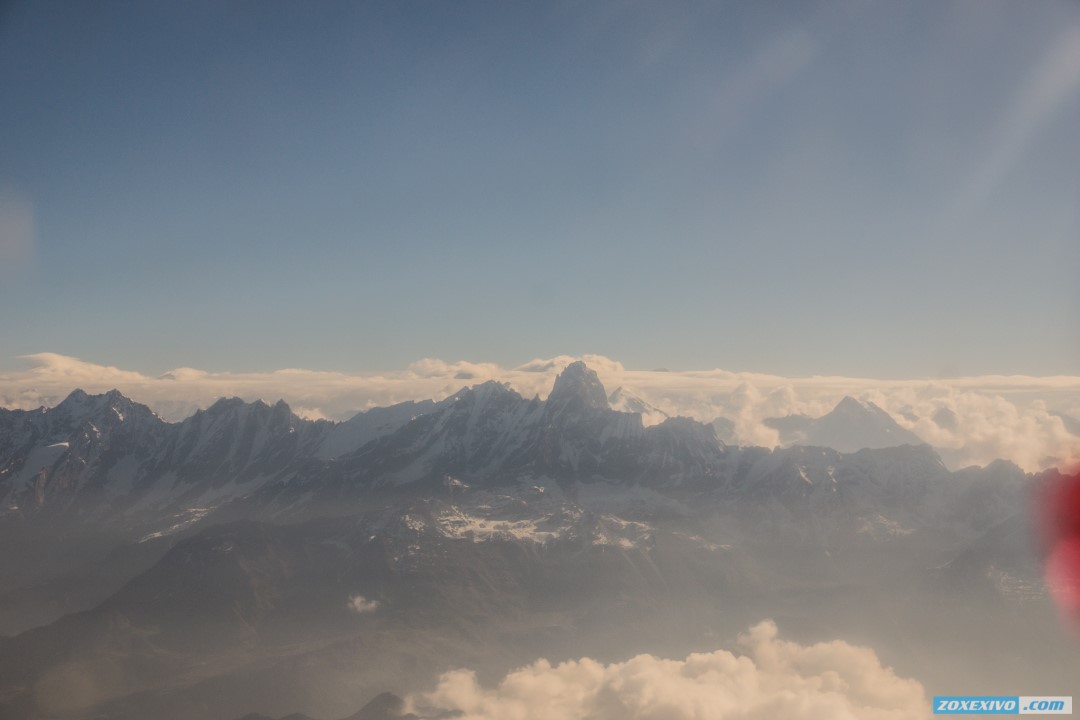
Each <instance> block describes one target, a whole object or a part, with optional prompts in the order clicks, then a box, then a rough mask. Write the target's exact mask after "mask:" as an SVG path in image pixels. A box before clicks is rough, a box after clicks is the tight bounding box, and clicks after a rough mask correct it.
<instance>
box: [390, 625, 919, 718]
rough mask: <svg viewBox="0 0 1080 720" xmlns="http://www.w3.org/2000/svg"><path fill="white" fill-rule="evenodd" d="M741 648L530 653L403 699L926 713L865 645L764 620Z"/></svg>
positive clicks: (637, 710)
mask: <svg viewBox="0 0 1080 720" xmlns="http://www.w3.org/2000/svg"><path fill="white" fill-rule="evenodd" d="M739 646H740V647H741V648H742V651H743V653H744V654H735V653H732V652H728V651H726V650H717V651H716V652H711V653H695V654H693V655H690V656H689V657H687V658H685V659H683V660H668V659H664V658H659V657H655V656H653V655H638V656H637V657H634V658H632V659H630V660H627V661H626V662H621V663H612V664H610V665H605V664H603V663H599V662H597V661H595V660H590V659H588V658H584V659H581V660H573V661H569V662H564V663H560V664H558V665H554V666H553V665H552V664H551V663H549V662H548V661H546V660H538V661H536V662H535V663H533V664H532V665H529V666H528V667H524V668H521V669H519V670H515V671H514V672H511V673H510V674H508V675H507V676H506V677H505V678H503V680H502V681H501V682H500V683H499V684H498V686H496V687H494V688H490V689H489V688H485V687H483V686H481V685H480V684H479V682H478V681H477V678H476V674H475V673H473V672H471V671H468V670H456V671H452V672H448V673H445V674H443V675H442V676H441V677H440V679H439V681H438V685H437V687H436V688H435V690H434V691H432V692H430V693H424V694H418V695H414V696H412V697H410V698H409V699H408V701H407V704H408V707H409V709H410V710H411V711H412V712H415V713H418V714H420V715H421V716H428V717H430V716H432V715H437V716H440V717H442V716H443V715H442V713H450V714H452V716H453V717H457V718H460V720H577V718H591V719H592V720H735V719H736V718H737V719H738V720H773V719H774V718H786V719H788V720H820V719H821V718H830V719H831V720H855V719H856V718H858V720H916V719H921V718H929V717H930V706H929V704H928V703H927V701H926V697H925V693H924V691H923V688H922V685H921V684H920V683H919V682H917V681H915V680H911V679H907V678H903V677H900V676H898V675H897V674H896V673H895V672H893V670H892V669H890V668H887V667H883V666H882V665H881V662H880V661H879V660H878V657H877V655H876V654H875V653H874V651H873V650H871V649H868V648H863V647H856V646H854V645H849V644H847V643H845V642H840V641H834V642H827V643H818V644H815V645H800V644H798V643H794V642H789V641H785V640H781V639H780V638H779V636H778V632H777V628H776V625H775V624H774V623H773V622H772V621H765V622H762V623H760V624H758V625H756V626H754V627H753V628H751V629H750V630H749V632H747V633H746V634H744V635H741V636H740V637H739Z"/></svg>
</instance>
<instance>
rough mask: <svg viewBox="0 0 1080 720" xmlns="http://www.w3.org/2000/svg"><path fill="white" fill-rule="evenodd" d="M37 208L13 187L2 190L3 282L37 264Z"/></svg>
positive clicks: (0, 261) (0, 253)
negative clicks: (35, 220) (35, 222)
mask: <svg viewBox="0 0 1080 720" xmlns="http://www.w3.org/2000/svg"><path fill="white" fill-rule="evenodd" d="M34 250H35V234H34V208H33V206H32V205H31V204H30V201H29V200H27V199H26V198H24V197H23V196H22V195H20V194H19V193H17V192H16V191H15V190H14V188H12V187H10V186H7V185H5V186H3V187H0V279H8V278H14V277H16V276H18V274H19V273H21V272H23V271H24V270H26V269H27V268H28V267H30V266H31V265H32V264H33V262H34V255H35V253H34Z"/></svg>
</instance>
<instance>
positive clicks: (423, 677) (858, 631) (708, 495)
mask: <svg viewBox="0 0 1080 720" xmlns="http://www.w3.org/2000/svg"><path fill="white" fill-rule="evenodd" d="M612 399H614V400H615V401H616V402H618V403H619V404H620V406H622V407H627V406H628V404H630V403H634V402H635V399H634V398H633V397H632V396H631V395H630V394H629V393H628V392H625V391H623V392H614V391H613V392H612V393H611V394H609V393H607V392H606V390H605V388H604V387H603V385H602V383H601V382H600V380H599V378H598V377H597V375H596V373H595V372H593V371H592V370H591V369H589V368H588V367H587V366H586V365H585V364H584V363H581V362H574V363H571V364H569V365H568V366H566V367H565V368H564V369H563V370H562V372H561V373H560V374H559V375H558V377H557V379H556V381H555V382H554V384H553V387H552V388H551V391H550V393H548V395H547V398H546V400H541V399H539V398H538V397H533V398H527V397H524V396H522V395H520V394H519V393H517V392H516V391H514V390H513V389H511V388H509V387H507V386H506V385H503V384H500V383H498V382H494V381H488V382H484V383H481V384H478V385H475V386H473V387H471V388H466V389H462V390H460V391H458V392H456V393H454V394H453V395H450V396H449V397H447V398H445V399H443V400H440V401H438V402H434V401H427V402H410V403H405V404H399V405H397V406H393V407H390V408H381V409H373V410H370V411H367V412H365V413H362V414H360V415H358V416H356V417H354V418H353V419H351V420H349V421H347V422H343V423H332V422H328V421H325V420H308V419H304V418H301V417H299V416H298V415H296V414H295V413H294V412H292V411H291V410H290V408H289V407H288V406H287V405H286V404H285V403H284V402H278V403H275V404H273V405H270V404H267V403H263V402H252V403H245V402H243V401H240V400H238V399H235V398H234V399H231V400H220V401H218V402H216V403H214V404H213V405H212V406H210V407H209V408H207V409H206V410H201V411H198V412H196V413H195V414H193V415H192V416H190V417H188V418H187V419H185V420H183V421H182V422H179V423H167V422H165V421H164V420H162V419H161V418H159V417H158V416H156V415H155V414H154V413H153V412H152V411H151V410H150V409H149V408H147V407H146V406H143V405H140V404H139V403H135V402H133V401H131V400H129V399H128V398H126V397H124V396H123V395H122V394H120V393H118V392H109V393H106V394H103V395H87V394H86V393H83V392H80V391H76V392H72V393H71V394H70V395H69V396H68V397H67V398H66V399H65V400H64V401H63V402H61V403H60V404H59V405H57V406H56V407H54V408H51V409H41V410H32V411H24V410H3V411H0V497H2V498H3V505H2V514H0V540H2V541H3V542H4V546H5V547H18V548H20V552H18V553H8V554H6V555H5V556H4V557H3V560H2V562H0V580H2V584H0V587H3V588H4V591H3V592H2V593H0V623H2V625H0V633H5V634H8V635H12V637H7V638H0V717H10V718H39V717H40V718H46V717H50V718H51V717H57V718H76V717H99V716H103V717H115V718H145V717H151V716H152V717H157V718H166V719H168V718H177V720H179V719H180V718H190V717H195V716H198V717H207V718H221V719H222V720H234V718H237V717H240V716H242V715H244V714H246V713H248V712H252V711H257V712H260V713H264V714H268V715H269V716H271V717H279V716H282V715H285V714H287V713H288V712H293V711H296V710H300V711H302V712H304V713H305V714H308V715H310V716H312V717H321V718H335V717H348V716H349V715H351V714H352V713H355V712H356V711H357V709H358V708H361V707H362V706H364V705H365V704H366V703H368V702H369V701H370V700H371V699H372V698H374V697H376V696H377V695H379V694H380V693H383V692H387V691H391V692H394V693H397V694H398V695H401V696H402V697H405V698H406V699H407V701H408V702H409V703H411V704H410V705H409V707H410V708H414V709H416V708H419V707H420V705H422V703H421V700H422V699H423V697H428V699H429V700H431V699H432V698H436V699H438V702H435V701H434V700H431V702H435V704H434V705H430V703H429V705H430V707H429V710H431V709H432V708H434V709H433V710H432V712H434V713H435V715H432V716H437V715H439V714H440V713H443V712H452V711H453V710H454V709H455V707H451V705H447V704H446V703H448V702H449V700H447V697H446V696H441V695H438V693H436V694H435V695H431V696H424V695H423V693H424V692H427V691H430V690H431V689H432V688H433V687H435V683H436V681H437V680H438V678H439V677H440V676H441V675H442V674H443V673H446V672H448V671H451V670H452V669H454V668H462V667H465V668H471V669H475V670H477V671H478V672H479V673H480V675H479V677H480V682H481V683H484V682H486V680H485V679H495V678H499V677H502V676H503V675H504V674H505V673H507V672H508V671H509V670H510V669H512V668H514V667H518V666H521V665H525V664H528V663H533V662H534V661H536V660H537V658H541V657H543V658H548V659H550V660H552V661H557V660H560V659H566V660H570V659H579V658H582V657H586V656H587V657H590V658H595V659H597V660H598V661H600V662H604V663H611V665H610V668H611V672H612V673H615V674H616V675H617V674H618V673H619V672H622V670H620V669H619V668H621V666H620V665H619V664H618V663H620V662H622V661H624V660H626V659H627V658H628V657H630V656H632V655H634V654H638V653H640V652H642V651H643V650H645V651H647V652H649V653H651V654H653V655H654V656H659V657H670V658H684V657H686V656H687V654H688V653H690V652H692V651H705V652H717V651H718V648H724V649H725V650H726V649H728V648H734V647H735V646H736V639H735V638H736V636H738V635H739V634H740V633H744V632H746V631H747V629H748V628H751V627H752V626H756V624H758V623H760V622H761V621H762V620H765V619H773V620H775V621H776V622H777V623H778V625H779V627H780V630H779V632H780V633H782V634H784V636H786V637H791V638H793V639H794V640H795V641H796V642H801V643H813V642H816V641H819V640H835V639H837V638H840V639H845V640H849V641H852V642H855V643H856V644H866V645H869V646H870V647H871V648H873V650H875V651H876V652H877V653H878V655H879V656H880V657H881V659H882V662H884V663H886V664H888V665H892V666H894V667H895V668H896V669H897V672H899V673H900V675H901V676H903V677H909V678H915V679H916V680H917V681H919V682H921V683H922V684H923V686H925V688H924V689H925V692H926V693H927V694H932V692H933V691H935V690H938V689H941V688H945V687H946V686H948V687H954V688H955V687H957V686H958V685H956V684H957V683H964V682H967V683H970V682H975V681H978V682H980V683H993V682H1005V681H1006V680H1008V681H1010V682H1020V681H1023V682H1024V683H1025V684H1024V687H1025V691H1027V690H1030V691H1031V692H1047V693H1053V692H1058V693H1060V692H1063V691H1062V689H1061V685H1062V683H1063V682H1065V680H1064V678H1066V677H1071V674H1070V673H1069V672H1068V671H1067V669H1068V668H1070V667H1072V665H1070V664H1069V663H1070V662H1072V658H1074V656H1073V655H1070V653H1075V650H1076V648H1075V647H1074V646H1070V645H1069V644H1068V643H1067V641H1066V640H1064V639H1063V638H1062V637H1061V636H1060V633H1058V632H1057V630H1056V620H1055V616H1054V611H1053V607H1052V602H1051V598H1050V594H1049V592H1048V590H1047V588H1046V586H1045V585H1044V583H1043V580H1042V578H1041V568H1040V563H1039V548H1038V547H1037V546H1035V545H1034V544H1033V539H1032V534H1031V533H1030V531H1029V529H1028V527H1029V526H1028V521H1029V513H1028V510H1027V508H1028V507H1029V505H1030V497H1031V495H1032V493H1034V492H1037V491H1038V488H1039V487H1040V486H1041V484H1043V483H1044V482H1046V480H1047V476H1046V475H1032V474H1028V473H1025V472H1024V471H1022V470H1021V469H1020V468H1018V467H1017V466H1016V465H1014V464H1011V463H1009V462H1005V461H999V462H995V463H992V464H990V465H988V466H986V467H983V468H969V469H966V470H964V471H961V472H951V471H950V470H949V469H948V468H946V466H945V465H944V464H943V463H942V462H941V460H940V458H939V456H938V455H937V454H936V453H935V451H934V450H933V449H932V448H930V447H929V446H927V445H925V444H918V445H912V444H902V445H897V446H894V447H880V448H866V449H860V450H858V451H856V452H849V453H845V452H840V451H838V450H835V449H831V448H826V447H813V446H801V445H794V446H792V447H788V448H782V449H775V450H773V449H767V448H761V447H736V446H730V445H726V444H725V443H724V442H721V441H720V440H718V438H717V433H716V428H715V425H706V424H702V423H698V422H696V421H694V420H691V419H688V418H681V417H672V418H667V419H664V420H662V422H659V423H658V424H651V425H646V424H645V423H644V422H643V420H642V416H641V415H640V414H638V413H634V412H624V411H622V410H616V409H612V408H611V407H610V405H611V402H612ZM644 409H645V410H646V411H648V408H644ZM799 422H800V423H802V424H801V425H799V427H798V428H797V429H796V430H797V432H799V433H802V435H801V436H799V437H800V438H801V439H803V440H807V439H811V438H812V439H821V438H830V439H834V440H835V439H836V438H840V439H844V438H845V437H846V438H853V437H854V438H855V439H854V440H851V442H856V443H876V442H879V441H881V442H883V443H886V442H887V443H890V444H891V443H893V442H895V441H903V440H905V439H909V438H908V437H907V436H906V435H904V434H903V433H902V432H898V431H897V427H896V426H895V423H893V424H890V421H889V418H888V416H887V415H886V414H885V413H884V412H883V411H881V410H880V409H878V408H875V407H873V406H872V405H869V404H865V403H860V402H858V401H854V400H845V401H844V402H842V403H841V404H840V406H839V407H837V408H836V409H835V410H834V411H833V412H832V413H830V414H828V415H826V416H825V417H823V418H821V419H820V420H809V421H804V420H800V421H799ZM855 432H860V433H862V435H852V433H855ZM830 433H831V435H830ZM927 607H934V608H935V612H934V613H932V614H927V613H926V608H927ZM1006 616H1008V617H1009V618H1012V620H1011V621H1010V622H1011V623H1012V624H1011V625H1009V628H1011V627H1014V626H1015V627H1016V632H1015V633H1014V632H1013V631H1012V630H1011V629H1008V628H1006V629H1001V628H1000V624H1001V619H1002V618H1003V617H1006ZM1018 617H1022V618H1023V622H1022V623H1020V622H1017V621H1016V618H1018ZM989 627H997V628H998V631H997V632H996V633H990V634H988V633H987V632H986V630H987V628H989ZM627 628H633V631H632V632H629V633H628V632H627ZM1021 630H1022V632H1021ZM761 642H772V641H771V640H761ZM1033 648H1038V654H1035V651H1034V649H1033ZM763 652H764V651H763ZM991 655H992V657H993V658H994V659H993V661H992V662H990V661H989V660H987V659H986V658H988V657H990V656H991ZM718 657H719V656H718ZM1032 657H1038V658H1042V659H1043V660H1044V661H1045V662H1043V660H1040V661H1039V662H1035V663H1032V660H1031V658H1032ZM718 661H719V660H718ZM725 662H726V661H725ZM800 672H801V671H800ZM613 677H614V676H613ZM883 678H884V676H883ZM657 682H660V680H659V679H658V680H657ZM793 682H794V680H793ZM798 682H800V683H802V682H803V680H798ZM881 682H883V683H886V684H888V683H891V682H892V681H891V680H886V679H882V680H881ZM804 684H805V683H804ZM905 687H908V686H905ZM474 691H475V692H476V693H478V695H477V697H479V696H480V695H483V693H485V692H488V691H487V690H484V689H483V688H482V687H480V686H477V687H476V688H475V689H474ZM905 692H906V691H905ZM913 697H915V698H919V697H922V695H921V694H920V692H919V691H916V693H915V695H914V696H913ZM492 702H495V700H492ZM913 702H914V704H913V705H912V706H911V707H912V708H914V709H913V710H911V712H910V713H908V714H907V715H902V717H917V716H919V713H921V712H922V709H923V706H922V705H921V704H920V701H913ZM418 703H420V704H418ZM439 703H442V704H439ZM440 708H441V709H440ZM457 709H461V708H457Z"/></svg>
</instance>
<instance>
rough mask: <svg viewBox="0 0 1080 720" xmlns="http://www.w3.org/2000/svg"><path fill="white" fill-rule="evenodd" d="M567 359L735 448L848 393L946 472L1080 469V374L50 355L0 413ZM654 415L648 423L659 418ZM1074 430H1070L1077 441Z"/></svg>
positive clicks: (438, 385) (380, 383)
mask: <svg viewBox="0 0 1080 720" xmlns="http://www.w3.org/2000/svg"><path fill="white" fill-rule="evenodd" d="M575 359H584V360H585V362H586V363H588V365H589V367H591V368H593V369H594V370H596V372H597V373H598V374H599V376H600V379H601V380H602V381H603V382H604V385H605V387H607V389H608V391H612V390H614V389H615V388H618V387H622V388H623V389H624V390H625V391H627V392H629V393H631V394H633V395H636V396H637V397H639V398H641V399H642V400H644V401H645V402H647V403H649V404H651V405H653V406H655V407H656V408H658V409H659V410H661V411H663V412H664V413H667V414H668V415H686V416H689V417H692V418H695V419H697V420H701V421H703V422H710V421H712V420H713V419H715V418H717V417H725V418H729V419H730V420H731V421H733V423H734V434H735V437H736V439H737V441H738V442H739V443H740V444H753V445H765V446H772V445H775V444H776V443H777V442H778V440H779V438H778V434H777V432H776V431H775V430H774V429H772V428H770V427H767V426H766V425H764V424H763V422H762V421H763V420H764V419H765V418H768V417H776V416H783V415H789V414H793V413H802V414H806V415H810V416H814V417H817V416H820V415H823V414H825V413H826V412H828V411H829V410H831V409H832V408H833V407H834V406H835V405H836V403H837V402H839V401H840V399H841V398H843V397H844V396H845V395H852V396H854V397H857V398H859V399H863V400H870V401H872V402H874V403H877V404H878V405H880V406H881V407H882V408H884V409H885V410H886V411H888V412H889V413H890V414H891V415H892V416H893V417H894V418H895V419H896V421H897V422H898V423H899V424H900V425H902V426H904V427H906V428H908V429H910V430H912V431H913V432H914V433H915V434H916V435H918V436H919V437H920V438H922V439H923V440H924V441H926V442H928V443H930V444H931V445H933V446H934V447H937V448H941V449H943V450H944V451H946V452H945V456H946V457H945V459H946V461H947V462H948V463H949V464H950V465H952V466H954V467H955V466H963V465H968V464H986V463H988V462H991V461H993V460H995V459H997V458H1004V459H1008V460H1012V461H1013V462H1015V463H1017V464H1018V465H1020V466H1021V467H1023V468H1025V469H1027V470H1038V469H1041V468H1044V467H1047V466H1050V465H1058V464H1066V463H1071V462H1075V461H1077V460H1080V437H1078V436H1077V435H1076V434H1073V432H1070V431H1069V426H1070V423H1076V422H1077V419H1080V376H1053V377H1030V376H1019V375H1013V376H979V377H961V378H950V379H914V380H873V379H866V378H847V377H823V376H815V377H805V378H795V377H782V376H777V375H765V374H759V373H746V372H731V371H727V370H720V369H715V370H702V371H682V372H664V371H643V370H628V369H626V368H625V367H623V365H622V364H621V363H620V362H618V361H616V360H612V359H611V358H607V357H604V356H599V355H586V356H584V357H583V358H574V357H569V356H559V357H554V358H549V359H537V360H533V361H530V362H528V363H525V364H524V365H520V366H518V367H516V368H503V367H500V366H499V365H496V364H493V363H472V362H465V361H460V362H453V363H450V362H444V361H442V360H436V359H425V360H420V361H418V362H415V363H413V364H411V365H409V366H408V367H407V368H405V369H403V370H396V371H392V372H383V373H367V374H346V373H337V372H317V371H312V370H301V369H285V370H277V371H275V372H262V373H232V372H207V371H204V370H197V369H193V368H178V369H176V370H172V371H170V372H168V373H165V374H164V375H162V376H160V377H151V376H148V375H144V374H142V373H139V372H135V371H131V370H123V369H121V368H116V367H110V366H104V365H98V364H95V363H90V362H85V361H83V360H79V359H77V358H73V357H68V356H65V355H58V354H55V353H40V354H36V355H28V356H25V357H23V358H20V360H21V361H22V362H23V363H24V367H22V368H20V369H16V370H10V371H0V405H2V406H4V407H9V408H22V409H32V408H36V407H39V406H41V405H47V406H48V405H55V404H56V403H57V402H59V401H60V400H62V399H63V398H64V397H65V396H66V395H67V394H68V393H69V392H70V391H71V390H73V389H74V388H76V387H80V388H82V389H84V390H86V391H87V392H92V393H96V392H104V391H106V390H110V389H112V388H117V389H119V390H120V391H121V392H123V393H125V394H126V395H128V396H129V397H132V398H133V399H135V400H138V401H139V402H143V403H145V404H147V405H149V406H150V407H151V408H153V409H154V410H155V411H156V412H158V413H159V414H160V415H161V416H162V417H164V418H166V419H168V420H180V419H182V418H184V417H186V416H188V415H190V414H191V413H192V412H194V411H195V410H196V409H198V408H200V407H207V406H209V405H210V404H211V403H213V402H214V400H216V399H217V398H219V397H223V396H224V397H231V396H238V397H241V398H243V399H245V400H255V399H259V398H261V399H263V400H266V401H269V402H273V401H276V400H278V399H284V400H285V401H286V402H288V403H289V404H290V405H291V406H292V407H293V409H294V410H295V411H296V412H297V413H298V414H301V415H303V416H305V417H310V418H328V419H334V420H342V419H346V418H348V417H351V416H352V415H353V414H355V413H357V412H359V411H362V410H366V409H369V408H371V407H376V406H383V405H390V404H393V403H397V402H402V401H405V400H420V399H425V398H435V399H441V398H444V397H446V396H448V395H450V394H452V393H454V392H457V391H458V390H460V389H461V388H462V387H464V386H468V385H474V384H477V383H481V382H484V381H486V380H497V381H500V382H508V383H510V385H511V386H512V387H513V388H514V389H516V390H517V391H518V392H520V393H521V394H523V395H525V396H527V397H531V396H533V395H539V396H541V397H544V396H546V394H547V393H548V391H550V389H551V385H552V383H553V382H554V380H555V376H556V375H557V374H558V373H559V372H560V371H561V370H562V369H563V368H564V367H565V366H566V365H567V363H569V362H572V361H573V360H575ZM662 417H663V416H662V415H661V414H658V413H654V414H651V415H649V416H647V417H646V422H655V421H658V420H659V419H662ZM1075 430H1076V429H1075V426H1074V427H1073V431H1074V432H1075Z"/></svg>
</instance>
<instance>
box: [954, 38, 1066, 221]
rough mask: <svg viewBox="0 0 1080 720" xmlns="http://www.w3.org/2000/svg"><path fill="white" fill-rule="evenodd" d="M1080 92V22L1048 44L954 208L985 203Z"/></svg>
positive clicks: (971, 207)
mask: <svg viewBox="0 0 1080 720" xmlns="http://www.w3.org/2000/svg"><path fill="white" fill-rule="evenodd" d="M1078 92H1080V25H1073V26H1071V27H1067V28H1065V29H1064V30H1062V31H1061V32H1060V34H1059V35H1058V37H1057V38H1056V39H1055V40H1054V41H1052V42H1050V43H1048V44H1047V47H1046V50H1045V51H1044V53H1043V55H1042V57H1041V59H1040V61H1039V64H1038V66H1037V67H1036V68H1035V69H1034V71H1033V72H1032V73H1031V74H1030V75H1029V76H1028V78H1027V79H1026V81H1025V82H1024V84H1023V86H1022V87H1021V88H1020V89H1019V91H1018V92H1017V94H1016V96H1015V97H1014V99H1013V102H1012V104H1011V105H1010V107H1009V109H1008V111H1007V112H1004V113H1002V114H1001V120H1000V122H999V123H998V125H997V127H996V129H995V131H994V134H993V136H992V138H993V140H992V142H993V145H992V147H991V148H990V149H989V151H988V152H987V153H985V154H984V156H983V158H984V159H983V160H982V162H981V163H980V164H979V165H978V167H977V168H976V169H975V171H974V173H973V175H972V177H971V179H970V180H969V182H968V185H967V187H966V188H965V189H964V191H963V192H962V193H961V196H960V198H959V199H958V202H957V208H956V209H955V210H954V213H955V214H956V215H958V216H962V215H965V214H967V213H970V212H971V211H973V210H974V209H976V208H977V207H978V206H979V205H981V204H982V203H983V202H984V201H985V199H986V198H987V196H988V195H989V194H990V193H991V192H993V190H994V189H995V188H996V187H997V186H998V184H1000V183H1001V182H1002V181H1003V180H1004V179H1005V178H1006V176H1007V175H1008V174H1009V172H1010V171H1011V170H1012V169H1013V167H1014V166H1015V165H1016V164H1017V163H1018V162H1020V161H1021V159H1022V158H1023V156H1024V153H1025V152H1026V151H1027V149H1028V147H1029V146H1030V145H1031V143H1032V142H1034V141H1035V140H1036V139H1037V138H1038V136H1039V135H1040V134H1041V133H1042V132H1043V130H1044V129H1045V128H1046V126H1047V125H1048V124H1049V123H1050V121H1051V120H1052V119H1053V117H1054V115H1055V114H1057V112H1058V110H1059V109H1060V108H1061V107H1062V106H1063V105H1065V104H1066V103H1067V102H1068V101H1069V100H1070V99H1071V98H1073V97H1075V96H1076V94H1077V93H1078Z"/></svg>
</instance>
